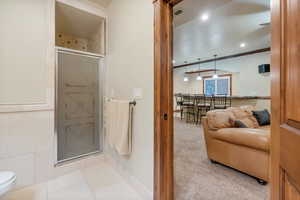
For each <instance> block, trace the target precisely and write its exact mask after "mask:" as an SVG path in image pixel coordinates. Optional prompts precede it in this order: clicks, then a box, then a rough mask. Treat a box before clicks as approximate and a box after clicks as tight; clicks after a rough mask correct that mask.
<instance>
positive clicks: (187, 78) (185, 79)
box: [183, 70, 189, 82]
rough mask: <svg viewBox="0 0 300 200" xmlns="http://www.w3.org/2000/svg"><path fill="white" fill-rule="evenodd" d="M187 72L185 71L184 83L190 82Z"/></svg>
mask: <svg viewBox="0 0 300 200" xmlns="http://www.w3.org/2000/svg"><path fill="white" fill-rule="evenodd" d="M186 72H187V71H186V70H185V71H184V77H183V81H184V82H188V81H189V77H188V76H187V74H186Z"/></svg>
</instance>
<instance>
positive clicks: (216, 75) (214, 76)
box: [213, 55, 219, 79]
mask: <svg viewBox="0 0 300 200" xmlns="http://www.w3.org/2000/svg"><path fill="white" fill-rule="evenodd" d="M214 57H215V74H214V75H213V79H218V78H219V76H218V74H217V55H214Z"/></svg>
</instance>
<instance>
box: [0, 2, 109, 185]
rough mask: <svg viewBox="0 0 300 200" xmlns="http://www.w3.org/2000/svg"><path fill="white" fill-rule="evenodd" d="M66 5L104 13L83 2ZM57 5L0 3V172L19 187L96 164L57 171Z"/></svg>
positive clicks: (85, 161) (84, 164)
mask: <svg viewBox="0 0 300 200" xmlns="http://www.w3.org/2000/svg"><path fill="white" fill-rule="evenodd" d="M62 1H65V2H66V3H69V4H72V3H73V4H74V3H75V4H76V6H77V7H78V8H80V7H83V8H84V10H92V12H95V13H98V14H99V13H100V14H101V13H103V9H98V10H97V8H95V7H91V5H89V4H86V3H84V1H76V0H62ZM54 2H55V1H54V0H43V1H41V0H22V1H19V0H1V1H0V23H1V27H2V28H3V27H5V30H3V29H2V28H1V30H0V33H1V37H0V43H1V45H0V79H1V80H0V85H1V86H0V170H11V171H14V172H16V174H17V187H23V186H27V185H31V184H34V183H39V182H42V181H46V180H48V179H50V178H52V177H55V176H58V175H62V174H65V173H67V172H70V171H72V170H76V169H79V168H82V167H85V166H87V165H88V164H89V163H91V162H94V161H93V160H94V159H96V158H94V157H92V158H89V159H85V160H82V161H78V162H74V163H71V164H68V165H65V166H63V167H56V168H54V162H55V148H56V147H55V140H54V69H55V67H54V66H55V52H54V38H55V35H54ZM20 13H27V14H26V15H20ZM104 17H105V16H104ZM2 36H3V37H2ZM3 77H4V78H3ZM97 159H98V157H97ZM99 159H100V156H99Z"/></svg>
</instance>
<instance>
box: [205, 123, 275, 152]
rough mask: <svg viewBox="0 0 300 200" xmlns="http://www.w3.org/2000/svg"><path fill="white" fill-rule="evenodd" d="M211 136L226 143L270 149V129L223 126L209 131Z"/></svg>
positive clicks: (263, 149)
mask: <svg viewBox="0 0 300 200" xmlns="http://www.w3.org/2000/svg"><path fill="white" fill-rule="evenodd" d="M211 135H212V137H213V138H215V139H218V140H222V141H225V142H228V143H232V144H236V145H242V146H246V147H250V148H254V149H257V150H262V151H266V152H268V151H269V149H270V131H268V130H263V129H251V128H223V129H219V130H217V131H211Z"/></svg>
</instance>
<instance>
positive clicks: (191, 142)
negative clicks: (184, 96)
mask: <svg viewBox="0 0 300 200" xmlns="http://www.w3.org/2000/svg"><path fill="white" fill-rule="evenodd" d="M174 124H175V133H174V134H175V137H174V143H175V144H174V145H175V146H174V149H175V197H176V200H267V199H268V198H269V184H268V185H266V186H262V185H259V184H258V183H257V181H256V180H255V179H254V178H252V177H250V176H247V175H245V174H243V173H240V172H238V171H235V170H233V169H230V168H228V167H225V166H222V165H219V164H212V163H211V162H210V161H209V160H208V158H207V154H206V147H205V141H204V136H203V129H202V127H201V126H200V125H197V126H196V125H194V124H187V123H185V121H181V120H180V119H178V118H175V121H174Z"/></svg>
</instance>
